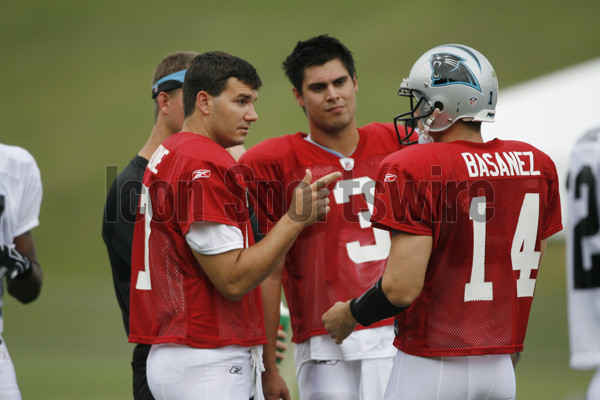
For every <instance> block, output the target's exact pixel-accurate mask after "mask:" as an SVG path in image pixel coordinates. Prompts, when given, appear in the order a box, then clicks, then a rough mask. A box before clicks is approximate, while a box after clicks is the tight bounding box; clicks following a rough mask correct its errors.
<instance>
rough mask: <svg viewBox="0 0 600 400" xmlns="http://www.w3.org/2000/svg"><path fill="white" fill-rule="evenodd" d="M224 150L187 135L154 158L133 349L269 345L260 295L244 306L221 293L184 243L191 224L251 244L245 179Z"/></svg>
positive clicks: (139, 235)
mask: <svg viewBox="0 0 600 400" xmlns="http://www.w3.org/2000/svg"><path fill="white" fill-rule="evenodd" d="M240 174H241V170H240V169H239V166H238V165H237V164H236V163H235V161H234V160H233V158H232V157H231V156H230V155H229V153H227V151H226V150H225V149H223V148H222V147H220V146H219V145H217V144H216V143H215V142H213V141H212V140H210V139H208V138H206V137H204V136H200V135H197V134H193V133H189V132H182V133H177V134H175V135H173V136H171V137H170V138H169V139H167V140H166V141H165V142H164V143H163V144H162V146H161V147H159V149H158V150H157V151H156V152H155V153H154V155H153V157H152V159H151V160H150V162H149V163H148V167H147V169H146V172H145V174H144V181H143V186H142V194H141V196H140V209H139V213H138V218H137V221H136V226H135V232H134V242H133V252H132V276H131V277H132V279H131V316H130V336H129V340H130V341H131V342H137V343H146V344H156V343H176V344H183V345H188V346H192V347H200V348H215V347H223V346H228V345H232V344H236V345H241V346H254V345H258V344H263V343H265V342H266V339H265V332H264V318H263V312H262V302H261V297H260V289H259V288H256V289H254V290H252V291H251V292H249V293H248V294H246V295H245V296H244V297H243V298H242V299H241V300H239V301H230V300H227V299H226V298H225V297H223V296H222V295H221V294H219V293H218V291H217V290H216V288H215V287H214V286H213V285H212V283H211V282H210V280H209V279H208V277H207V276H206V274H205V273H204V271H203V270H202V268H201V266H200V265H199V264H198V262H197V261H196V259H195V258H194V255H193V253H192V250H191V249H190V247H189V245H188V244H187V242H186V240H185V237H184V235H185V234H186V233H187V232H188V230H189V227H190V225H191V223H192V222H196V221H210V222H217V223H222V224H229V225H233V226H237V227H238V228H239V229H240V230H241V231H242V234H243V235H244V242H245V243H246V246H248V245H252V244H253V243H254V238H253V236H252V231H251V227H250V222H249V216H248V208H247V205H246V193H245V192H246V188H245V184H244V181H245V178H243V177H242V176H241V175H240Z"/></svg>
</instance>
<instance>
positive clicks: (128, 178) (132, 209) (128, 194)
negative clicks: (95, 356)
mask: <svg viewBox="0 0 600 400" xmlns="http://www.w3.org/2000/svg"><path fill="white" fill-rule="evenodd" d="M146 165H148V160H146V159H145V158H143V157H140V156H137V155H136V156H135V157H134V158H133V159H132V160H131V162H130V163H129V165H127V167H126V168H125V169H124V170H123V171H121V173H120V174H119V175H118V176H117V178H116V179H115V180H114V181H113V183H112V185H111V187H110V190H109V192H108V196H107V198H106V205H105V206H104V219H103V220H102V238H103V239H104V243H105V244H106V249H107V250H108V257H109V259H110V266H111V268H112V275H113V282H114V286H115V293H116V295H117V301H118V303H119V307H121V312H122V314H123V324H124V325H125V331H126V332H127V335H129V287H130V282H131V245H132V243H133V229H134V227H135V218H136V214H137V208H138V204H139V199H140V193H141V190H142V180H143V178H144V170H145V169H146Z"/></svg>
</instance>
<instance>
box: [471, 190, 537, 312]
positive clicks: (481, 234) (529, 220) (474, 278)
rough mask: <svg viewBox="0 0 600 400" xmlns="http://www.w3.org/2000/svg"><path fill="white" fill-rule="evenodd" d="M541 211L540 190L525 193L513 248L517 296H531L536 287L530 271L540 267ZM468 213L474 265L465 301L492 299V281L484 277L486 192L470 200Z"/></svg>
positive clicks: (512, 257) (511, 253) (511, 254)
mask: <svg viewBox="0 0 600 400" xmlns="http://www.w3.org/2000/svg"><path fill="white" fill-rule="evenodd" d="M539 214H540V195H539V193H527V194H525V198H524V199H523V204H522V205H521V212H520V214H519V220H518V222H517V228H516V229H515V233H514V236H513V240H512V246H511V250H510V256H511V260H512V269H513V270H515V271H520V274H519V279H518V280H517V297H532V296H533V291H534V289H535V279H532V278H531V271H532V270H534V269H538V266H539V261H540V252H539V251H535V242H536V238H537V227H538V221H539ZM469 217H470V218H471V220H472V221H473V265H472V269H471V281H470V282H469V283H467V284H466V285H465V301H482V300H493V299H494V290H493V283H492V282H486V281H485V229H486V198H485V196H481V197H474V198H473V199H472V200H471V207H470V208H469Z"/></svg>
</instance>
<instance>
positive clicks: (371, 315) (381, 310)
mask: <svg viewBox="0 0 600 400" xmlns="http://www.w3.org/2000/svg"><path fill="white" fill-rule="evenodd" d="M382 280H383V277H381V278H379V280H378V281H377V283H376V284H374V285H373V286H372V287H371V288H370V289H369V290H367V291H366V292H365V293H363V295H362V296H360V297H358V298H356V299H352V301H351V302H350V312H351V313H352V316H353V317H354V319H356V320H357V321H358V322H359V323H360V324H361V325H363V326H369V325H371V324H372V323H373V322H377V321H381V320H382V319H386V318H389V317H393V316H394V315H396V314H400V313H401V312H402V311H404V310H406V309H407V308H408V307H397V306H395V305H393V304H392V303H390V301H389V300H388V299H387V297H385V293H383V289H382V287H381V281H382Z"/></svg>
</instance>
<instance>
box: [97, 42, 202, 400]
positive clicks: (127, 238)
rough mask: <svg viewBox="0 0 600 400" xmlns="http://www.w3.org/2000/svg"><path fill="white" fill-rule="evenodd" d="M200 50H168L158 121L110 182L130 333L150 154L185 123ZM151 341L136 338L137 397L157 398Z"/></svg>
mask: <svg viewBox="0 0 600 400" xmlns="http://www.w3.org/2000/svg"><path fill="white" fill-rule="evenodd" d="M198 54H199V53H196V52H192V51H178V52H175V53H171V54H168V55H166V56H165V57H164V58H163V59H162V60H161V61H160V62H159V63H158V65H157V66H156V68H155V70H154V74H153V77H152V99H153V102H154V125H153V126H152V131H151V133H150V136H149V137H148V139H147V140H146V143H145V144H144V146H143V147H142V148H141V149H140V151H139V152H138V153H137V154H136V156H135V157H134V158H133V159H132V160H131V161H130V162H129V164H128V165H127V167H125V168H124V169H123V171H121V173H120V174H119V175H118V176H117V177H116V179H114V181H113V182H112V184H111V187H110V190H109V192H108V196H107V197H106V204H105V206H104V215H103V219H102V238H103V240H104V243H105V245H106V249H107V251H108V257H109V260H110V266H111V270H112V276H113V282H114V289H115V294H116V296H117V302H118V304H119V307H120V308H121V315H122V317H123V323H124V325H125V332H126V334H127V335H129V288H130V286H131V246H132V242H133V228H134V222H135V218H136V209H137V206H138V204H139V194H140V192H141V189H142V179H143V177H144V170H145V169H146V165H147V164H148V160H149V159H150V157H151V156H152V153H154V151H155V150H156V148H157V147H158V146H159V145H160V144H161V143H162V142H163V141H164V140H165V139H166V138H168V137H169V136H171V135H172V134H174V133H177V132H179V131H181V126H182V125H183V90H182V86H183V78H184V76H185V70H186V68H187V64H188V63H189V62H190V61H191V60H192V59H193V58H194V57H196V56H197V55H198ZM149 352H150V345H147V344H142V343H138V344H137V345H136V346H135V347H134V349H133V359H132V361H131V367H132V370H133V398H134V399H135V400H154V398H153V397H152V393H151V392H150V388H148V381H147V378H146V359H147V358H148V353H149Z"/></svg>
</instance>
